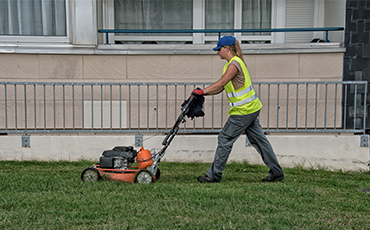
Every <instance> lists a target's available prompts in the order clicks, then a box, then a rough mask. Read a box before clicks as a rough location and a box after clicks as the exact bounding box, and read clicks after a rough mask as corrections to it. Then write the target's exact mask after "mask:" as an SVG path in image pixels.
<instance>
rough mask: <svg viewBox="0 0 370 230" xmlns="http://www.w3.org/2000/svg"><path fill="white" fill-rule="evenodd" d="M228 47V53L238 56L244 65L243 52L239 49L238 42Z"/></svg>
mask: <svg viewBox="0 0 370 230" xmlns="http://www.w3.org/2000/svg"><path fill="white" fill-rule="evenodd" d="M229 47H230V51H231V52H232V54H234V55H236V56H238V57H239V58H240V59H242V61H243V62H244V63H245V61H244V57H243V51H242V49H241V48H240V45H239V42H238V40H235V45H232V46H229Z"/></svg>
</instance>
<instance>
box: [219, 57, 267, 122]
mask: <svg viewBox="0 0 370 230" xmlns="http://www.w3.org/2000/svg"><path fill="white" fill-rule="evenodd" d="M234 60H235V61H237V62H238V63H239V64H240V66H241V68H242V70H243V73H244V79H245V80H244V86H243V87H242V88H240V89H238V90H235V89H234V86H233V84H232V82H231V81H229V82H228V83H227V84H226V85H225V86H224V89H225V91H226V94H227V99H228V101H229V105H230V110H229V116H230V115H247V114H251V113H254V112H257V111H258V110H260V109H261V107H262V103H261V101H260V100H259V99H258V97H257V94H256V92H255V91H254V89H253V86H252V81H251V79H250V76H249V72H248V70H247V67H246V66H245V64H244V62H243V61H242V60H241V59H240V58H239V57H238V56H234V57H233V58H232V59H231V60H230V61H229V62H228V63H226V65H225V67H224V70H223V74H225V72H226V70H227V67H228V66H229V64H230V63H231V62H232V61H234Z"/></svg>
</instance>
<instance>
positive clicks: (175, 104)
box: [0, 81, 368, 133]
mask: <svg viewBox="0 0 370 230" xmlns="http://www.w3.org/2000/svg"><path fill="white" fill-rule="evenodd" d="M209 84H210V83H209V82H202V83H199V82H192V83H56V82H53V83H47V82H0V113H1V114H0V133H85V132H87V133H166V132H168V131H169V130H170V129H171V128H172V126H173V123H174V122H175V121H176V119H177V116H178V115H179V112H180V108H181V104H182V103H183V101H184V100H185V99H187V98H188V97H189V95H190V93H191V91H192V90H193V89H194V88H196V87H201V88H203V87H205V86H207V85H209ZM253 86H254V89H255V91H256V93H257V95H258V97H259V98H260V100H261V101H262V104H263V108H262V110H261V113H260V118H259V119H260V123H261V125H262V127H263V129H264V131H266V132H352V133H353V132H355V133H365V127H366V118H367V111H366V110H367V106H366V98H367V87H368V86H367V82H365V81H348V82H255V83H254V84H253ZM228 108H229V107H228V102H227V98H226V96H225V95H224V93H221V94H218V95H215V96H206V99H205V104H204V111H205V114H206V115H205V116H204V117H202V118H195V119H193V120H191V119H187V122H186V123H184V125H183V126H180V128H181V129H180V131H179V132H183V133H217V132H219V131H220V130H221V128H222V126H223V124H224V123H225V121H226V119H227V117H228V114H227V113H228ZM352 120H353V122H351V121H352Z"/></svg>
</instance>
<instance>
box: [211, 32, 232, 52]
mask: <svg viewBox="0 0 370 230" xmlns="http://www.w3.org/2000/svg"><path fill="white" fill-rule="evenodd" d="M233 45H235V38H234V37H233V36H225V37H222V38H221V39H220V40H218V43H217V47H215V48H213V50H214V51H217V50H219V49H221V48H222V47H224V46H233Z"/></svg>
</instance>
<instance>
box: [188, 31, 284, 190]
mask: <svg viewBox="0 0 370 230" xmlns="http://www.w3.org/2000/svg"><path fill="white" fill-rule="evenodd" d="M213 50H214V51H217V54H218V55H219V56H220V58H221V59H225V60H226V61H227V63H226V65H225V67H224V69H223V75H222V77H221V78H220V79H219V80H218V81H216V82H215V83H213V84H212V85H210V86H208V87H206V88H204V89H195V90H193V91H192V95H195V96H201V95H215V94H219V93H221V92H222V91H223V90H225V91H226V94H227V98H228V101H229V105H230V110H229V118H228V120H227V122H226V123H225V125H224V127H223V128H222V130H221V132H220V134H219V135H218V146H217V149H216V153H215V158H214V160H213V163H212V165H211V167H210V168H209V170H208V172H207V173H206V174H205V175H204V176H199V177H198V180H199V181H200V182H201V183H212V182H220V181H221V178H222V171H223V170H224V169H225V166H226V162H227V159H228V158H229V155H230V152H231V149H232V146H233V144H234V142H235V141H236V140H237V139H238V138H239V137H240V135H242V134H243V133H244V132H245V133H246V135H247V137H248V139H249V141H250V143H251V144H252V145H253V146H254V147H255V148H256V150H257V151H258V153H259V154H260V155H261V157H262V160H263V162H264V163H265V164H266V166H267V167H269V169H270V170H269V172H268V176H267V177H265V178H263V179H262V181H263V182H274V181H281V180H283V179H284V178H285V177H284V172H283V170H282V169H281V167H280V165H279V162H278V160H277V158H276V155H275V153H274V150H273V149H272V146H271V144H270V142H269V141H268V140H267V138H266V136H265V134H264V132H263V130H262V127H261V125H260V123H259V120H258V115H259V113H260V110H261V107H262V103H261V101H260V100H259V99H258V97H257V94H256V93H255V91H254V89H253V86H252V82H251V79H250V76H249V72H248V70H247V67H246V65H245V63H244V59H243V52H242V50H241V48H240V45H239V42H238V40H236V39H235V37H232V36H225V37H222V38H221V39H220V40H219V41H218V43H217V47H215V48H214V49H213Z"/></svg>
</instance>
